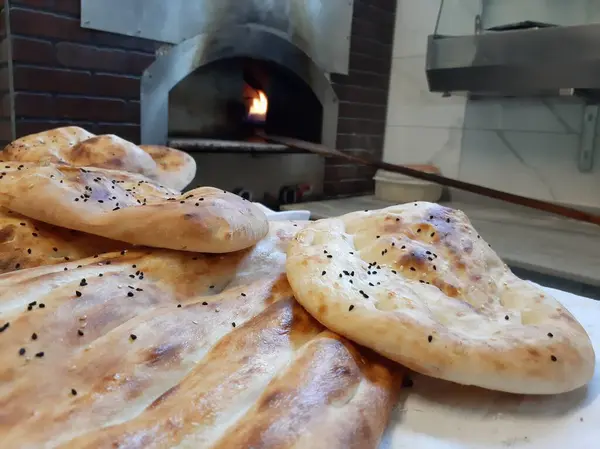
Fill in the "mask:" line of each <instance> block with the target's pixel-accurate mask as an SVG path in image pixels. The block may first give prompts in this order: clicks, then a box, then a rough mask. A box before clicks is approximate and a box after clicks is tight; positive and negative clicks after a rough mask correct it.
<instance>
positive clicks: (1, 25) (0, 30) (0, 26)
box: [0, 7, 6, 38]
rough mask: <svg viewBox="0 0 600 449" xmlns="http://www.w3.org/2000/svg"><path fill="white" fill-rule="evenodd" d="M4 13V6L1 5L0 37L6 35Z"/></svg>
mask: <svg viewBox="0 0 600 449" xmlns="http://www.w3.org/2000/svg"><path fill="white" fill-rule="evenodd" d="M4 14H6V12H5V11H4V7H2V9H0V38H3V37H5V36H6V19H5V16H4Z"/></svg>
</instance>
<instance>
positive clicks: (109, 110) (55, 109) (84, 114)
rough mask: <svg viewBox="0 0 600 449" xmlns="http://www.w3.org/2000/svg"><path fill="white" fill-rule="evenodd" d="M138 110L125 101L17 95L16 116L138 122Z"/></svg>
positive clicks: (26, 93) (49, 95)
mask: <svg viewBox="0 0 600 449" xmlns="http://www.w3.org/2000/svg"><path fill="white" fill-rule="evenodd" d="M138 111H139V108H135V106H133V105H131V104H129V103H128V102H127V101H124V100H116V99H110V98H98V97H75V96H64V95H58V96H53V95H51V94H34V93H29V92H17V93H16V94H15V113H16V115H17V116H18V117H25V118H45V119H50V120H85V121H104V122H108V121H110V122H136V121H138V120H139V112H138Z"/></svg>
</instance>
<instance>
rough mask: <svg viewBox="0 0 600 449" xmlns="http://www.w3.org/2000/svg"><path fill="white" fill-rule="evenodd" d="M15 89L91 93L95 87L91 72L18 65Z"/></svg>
mask: <svg viewBox="0 0 600 449" xmlns="http://www.w3.org/2000/svg"><path fill="white" fill-rule="evenodd" d="M13 79H14V83H15V90H19V91H25V90H34V91H38V92H40V91H45V92H57V93H68V94H90V89H92V88H93V83H92V75H91V73H90V72H82V71H76V70H70V69H57V68H42V67H30V66H25V67H24V66H18V65H17V66H16V67H15V68H14V71H13Z"/></svg>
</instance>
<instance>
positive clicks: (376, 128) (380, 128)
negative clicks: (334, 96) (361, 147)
mask: <svg viewBox="0 0 600 449" xmlns="http://www.w3.org/2000/svg"><path fill="white" fill-rule="evenodd" d="M384 132H385V120H379V121H376V120H362V119H355V118H340V119H339V120H338V133H340V134H367V135H372V136H378V135H383V133H384Z"/></svg>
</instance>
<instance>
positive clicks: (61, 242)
mask: <svg viewBox="0 0 600 449" xmlns="http://www.w3.org/2000/svg"><path fill="white" fill-rule="evenodd" d="M129 247H130V245H128V244H126V243H123V242H116V241H114V240H108V239H105V238H103V237H98V236H96V235H91V234H86V233H84V232H79V231H74V230H72V229H65V228H60V227H58V226H52V225H49V224H47V223H42V222H40V221H37V220H33V219H31V218H29V217H25V216H24V215H20V214H18V213H16V212H12V211H10V210H8V209H4V208H2V207H0V274H2V273H8V272H10V271H14V270H22V269H25V268H34V267H39V266H42V265H54V264H57V263H64V262H65V261H74V260H78V259H83V258H86V257H91V256H93V255H95V254H102V253H106V252H111V251H117V250H122V249H127V248H129Z"/></svg>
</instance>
